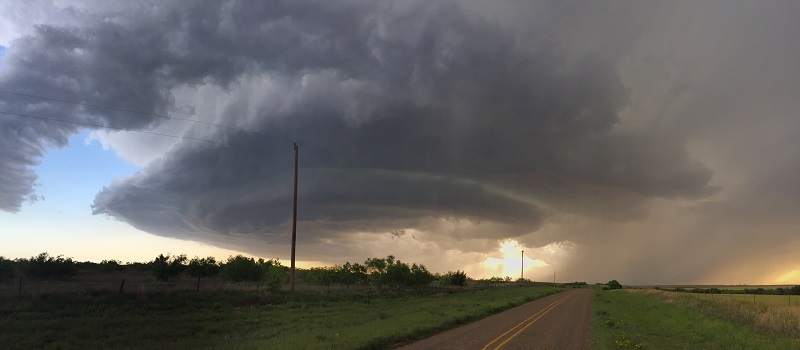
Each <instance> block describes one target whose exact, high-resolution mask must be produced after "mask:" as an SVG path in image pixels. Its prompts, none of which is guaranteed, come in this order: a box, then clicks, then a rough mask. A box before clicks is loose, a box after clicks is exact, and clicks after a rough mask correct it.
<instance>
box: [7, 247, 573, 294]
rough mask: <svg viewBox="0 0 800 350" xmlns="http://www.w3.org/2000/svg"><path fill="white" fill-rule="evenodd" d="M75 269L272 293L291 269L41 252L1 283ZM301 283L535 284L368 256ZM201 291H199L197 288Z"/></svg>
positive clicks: (246, 262)
mask: <svg viewBox="0 0 800 350" xmlns="http://www.w3.org/2000/svg"><path fill="white" fill-rule="evenodd" d="M79 271H94V272H100V273H103V272H124V271H128V272H149V273H151V274H152V275H153V277H155V278H156V279H157V280H160V281H169V280H171V279H174V278H176V277H179V276H191V277H196V278H198V286H199V283H200V282H199V281H200V279H201V278H205V277H217V278H223V279H226V280H229V281H233V282H242V281H249V282H260V283H263V284H264V285H265V286H266V287H268V288H270V289H277V288H280V287H281V286H282V285H284V284H287V283H288V282H289V267H287V266H284V265H283V264H281V262H280V261H279V260H278V259H269V260H264V259H254V258H249V257H245V256H242V255H236V256H231V257H229V258H228V259H227V260H225V261H217V260H216V259H215V258H214V257H205V258H200V257H194V258H191V259H190V258H188V257H187V256H186V255H185V254H181V255H170V254H159V255H158V256H157V257H155V259H153V260H152V261H150V262H146V263H141V262H134V263H122V262H120V261H118V260H103V261H101V262H99V263H95V262H88V261H87V262H77V261H74V260H73V259H72V258H65V257H64V256H62V255H59V256H51V255H49V254H48V253H41V254H39V255H37V256H34V257H31V258H29V259H14V260H10V259H6V258H3V257H0V280H7V279H10V278H15V277H24V278H31V279H50V278H64V277H69V276H73V275H75V274H77V273H78V272H79ZM296 278H297V280H298V281H299V282H301V283H305V284H309V285H317V286H324V287H327V288H328V289H330V287H331V286H339V287H344V288H350V287H351V286H362V287H374V288H376V289H378V290H381V289H384V288H394V289H397V288H424V287H427V286H433V285H435V286H440V287H449V286H454V287H463V286H465V285H466V284H467V282H468V281H472V282H474V283H475V284H476V285H505V284H509V285H510V284H511V283H513V284H514V285H526V284H536V283H537V282H533V281H531V280H528V279H522V278H520V279H517V280H512V279H511V278H510V277H504V278H503V277H492V278H488V279H480V280H472V279H470V278H469V277H467V274H466V273H465V272H464V271H461V270H456V271H448V272H446V273H431V272H430V271H428V269H427V268H426V267H425V265H422V264H416V263H412V264H408V263H405V262H402V261H400V260H399V259H397V258H395V257H394V256H393V255H389V256H387V257H385V258H369V259H366V260H364V262H363V263H358V262H355V263H351V262H345V263H344V264H342V265H334V266H323V267H313V268H310V269H296ZM568 285H569V286H573V287H581V286H585V285H586V283H585V282H573V283H569V284H568ZM198 288H199V287H198Z"/></svg>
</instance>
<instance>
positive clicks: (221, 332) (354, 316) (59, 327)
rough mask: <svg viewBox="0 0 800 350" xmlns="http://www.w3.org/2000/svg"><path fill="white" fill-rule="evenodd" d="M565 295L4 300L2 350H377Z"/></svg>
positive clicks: (537, 291)
mask: <svg viewBox="0 0 800 350" xmlns="http://www.w3.org/2000/svg"><path fill="white" fill-rule="evenodd" d="M560 290H563V289H562V288H555V287H549V286H536V287H503V288H493V289H484V290H471V291H464V292H452V291H451V292H448V291H446V290H445V291H436V292H433V291H429V292H427V293H424V294H417V295H410V294H400V295H385V294H384V295H377V294H375V293H371V294H363V293H362V294H358V293H331V294H315V293H296V294H292V295H290V294H287V293H272V294H269V293H266V292H253V291H223V292H214V293H193V292H171V293H149V294H123V295H116V294H113V293H77V294H76V293H68V294H46V295H38V296H27V297H26V296H23V297H3V298H0V329H1V330H2V331H0V344H2V348H4V349H47V348H52V349H55V348H59V349H64V348H75V349H77V348H80V349H84V348H115V349H126V348H130V349H134V348H136V349H140V348H162V347H165V346H166V347H168V348H170V349H188V348H191V349H197V348H201V349H205V348H223V349H256V348H260V349H263V348H270V349H320V348H323V349H356V348H366V349H379V348H388V347H390V346H392V345H394V344H397V343H402V342H406V341H410V340H412V339H417V338H421V337H424V336H427V335H430V334H433V333H436V332H437V331H441V330H443V329H447V328H450V327H452V326H455V325H458V324H461V323H466V322H469V321H472V320H475V319H478V318H481V317H483V316H486V315H488V314H491V313H495V312H497V311H500V310H504V309H507V308H510V307H512V306H515V305H519V304H521V303H524V302H526V301H530V300H534V299H536V298H540V297H542V296H545V295H549V294H552V293H555V292H558V291H560Z"/></svg>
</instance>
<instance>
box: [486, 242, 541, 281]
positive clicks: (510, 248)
mask: <svg viewBox="0 0 800 350" xmlns="http://www.w3.org/2000/svg"><path fill="white" fill-rule="evenodd" d="M523 250H525V247H523V246H521V245H520V244H519V242H517V241H516V240H513V239H509V240H505V241H501V242H500V248H499V249H498V251H499V252H500V254H501V255H502V257H500V258H491V257H490V258H486V260H485V261H484V262H483V263H482V265H483V267H484V269H485V271H487V272H490V274H491V273H492V272H494V276H496V277H506V276H508V277H511V278H513V279H516V278H519V276H520V272H521V268H522V263H523V262H524V264H525V271H530V270H531V269H535V268H538V267H544V266H548V264H547V263H546V262H544V261H542V260H539V259H532V258H530V257H529V256H524V258H523V255H522V251H523ZM528 251H529V252H531V253H533V252H534V250H533V249H528Z"/></svg>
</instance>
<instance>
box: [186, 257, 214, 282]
mask: <svg viewBox="0 0 800 350" xmlns="http://www.w3.org/2000/svg"><path fill="white" fill-rule="evenodd" d="M219 268H220V267H219V264H218V263H217V259H214V257H213V256H209V257H206V258H199V257H194V258H192V260H189V265H187V266H186V274H188V275H189V276H192V277H198V278H200V277H208V276H213V275H216V274H217V273H219Z"/></svg>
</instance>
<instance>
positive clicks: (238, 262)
mask: <svg viewBox="0 0 800 350" xmlns="http://www.w3.org/2000/svg"><path fill="white" fill-rule="evenodd" d="M288 271H289V268H288V267H286V266H283V265H281V262H280V261H279V260H277V259H275V260H273V259H270V260H264V259H258V260H257V261H256V260H255V259H253V258H248V257H245V256H243V255H236V256H231V257H228V260H227V261H226V262H225V263H224V264H222V267H221V268H220V273H221V274H222V276H224V277H225V278H228V279H230V280H232V281H234V282H241V281H263V282H264V284H265V285H266V286H267V288H270V289H278V288H280V286H281V285H282V284H283V283H284V282H285V281H286V275H287V272H288Z"/></svg>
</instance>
